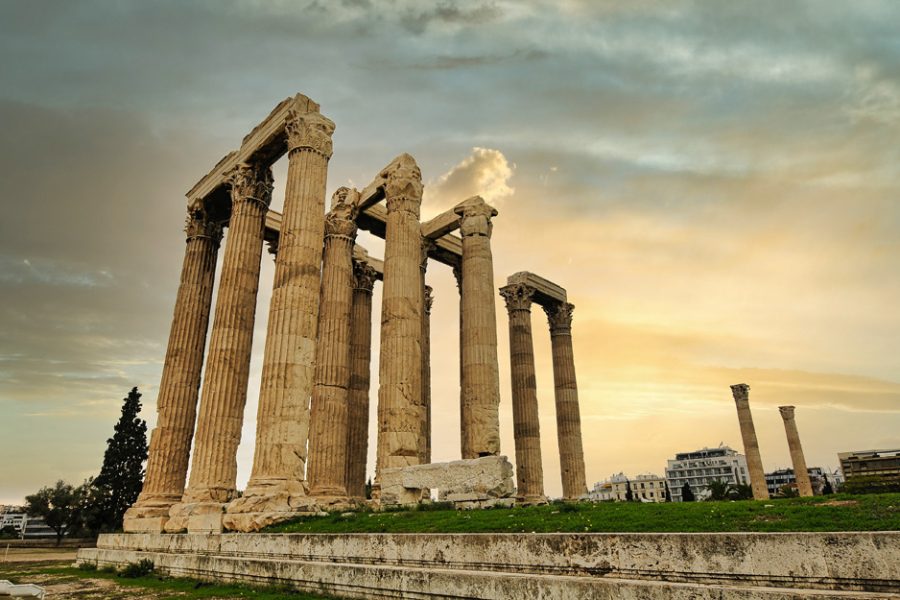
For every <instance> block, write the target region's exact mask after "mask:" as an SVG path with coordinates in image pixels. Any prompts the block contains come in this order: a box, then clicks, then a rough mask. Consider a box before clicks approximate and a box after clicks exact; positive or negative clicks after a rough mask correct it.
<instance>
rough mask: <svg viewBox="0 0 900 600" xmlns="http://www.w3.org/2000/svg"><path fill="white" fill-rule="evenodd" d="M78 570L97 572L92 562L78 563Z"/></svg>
mask: <svg viewBox="0 0 900 600" xmlns="http://www.w3.org/2000/svg"><path fill="white" fill-rule="evenodd" d="M78 570H79V571H96V570H97V563H92V562H83V563H80V564H79V565H78Z"/></svg>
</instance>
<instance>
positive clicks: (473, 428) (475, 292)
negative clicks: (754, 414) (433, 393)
mask: <svg viewBox="0 0 900 600" xmlns="http://www.w3.org/2000/svg"><path fill="white" fill-rule="evenodd" d="M454 212H455V213H456V214H458V215H459V216H460V221H459V222H460V227H459V229H460V233H461V234H462V266H461V269H460V270H461V272H462V286H461V301H460V302H461V315H462V316H461V319H462V335H461V340H460V343H461V359H462V371H463V377H462V398H461V403H462V404H461V407H460V412H461V415H460V416H461V429H462V457H463V458H464V459H467V458H478V457H480V456H494V455H497V454H499V453H500V416H499V411H500V371H499V367H498V364H497V315H496V310H495V308H494V263H493V257H492V255H491V229H492V224H491V218H492V217H495V216H496V215H497V210H496V209H495V208H493V207H492V206H490V205H488V204H487V203H485V201H484V200H482V199H481V198H479V197H477V196H476V197H474V198H470V199H468V200H466V201H465V202H462V203H460V204H459V205H457V207H456V208H455V209H454Z"/></svg>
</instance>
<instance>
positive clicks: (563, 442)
mask: <svg viewBox="0 0 900 600" xmlns="http://www.w3.org/2000/svg"><path fill="white" fill-rule="evenodd" d="M574 310H575V306H574V305H572V304H570V303H567V302H566V303H559V304H556V305H551V306H545V307H544V312H546V313H547V320H548V321H549V323H550V343H551V346H552V352H553V384H554V391H555V394H556V433H557V438H558V439H559V462H560V468H561V470H562V486H563V498H568V499H574V498H579V497H581V496H583V495H584V494H586V493H587V482H586V480H585V474H584V446H583V443H582V439H581V411H580V410H579V407H578V384H577V382H576V379H575V355H574V353H573V351H572V311H574Z"/></svg>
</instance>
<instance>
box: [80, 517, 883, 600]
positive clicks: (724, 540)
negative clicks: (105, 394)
mask: <svg viewBox="0 0 900 600" xmlns="http://www.w3.org/2000/svg"><path fill="white" fill-rule="evenodd" d="M97 546H98V547H97V548H89V549H82V550H80V551H79V552H78V563H79V564H83V563H94V564H98V565H100V566H103V565H121V564H125V563H128V562H134V561H137V560H140V559H143V558H146V559H150V560H151V561H153V563H154V565H155V566H156V569H157V570H159V571H161V572H165V573H169V574H171V575H175V576H186V577H195V578H199V579H207V580H216V581H245V582H251V583H256V584H264V583H272V584H282V585H283V584H287V585H290V586H292V587H295V588H297V589H301V590H306V591H309V592H317V593H322V594H328V595H333V596H338V597H342V598H420V599H425V598H428V599H435V598H447V599H450V598H454V599H458V598H489V599H495V600H500V599H513V598H516V599H518V598H542V599H546V600H550V599H553V600H562V599H585V600H586V599H588V598H591V599H607V598H608V599H610V600H611V599H613V598H616V599H621V598H624V599H635V600H636V599H639V598H640V599H652V600H655V599H660V600H661V599H678V600H681V599H684V600H688V599H691V600H706V599H710V600H711V599H717V600H718V599H747V600H750V599H760V600H762V599H766V600H769V599H776V598H777V599H798V600H799V599H803V600H824V599H826V598H829V599H830V598H847V599H851V598H859V599H862V598H865V599H875V598H880V599H894V600H900V568H898V565H900V532H884V533H881V532H874V533H773V534H756V533H746V534H742V533H718V534H219V535H216V534H211V535H190V534H180V535H171V534H107V535H101V536H100V539H99V541H98V544H97Z"/></svg>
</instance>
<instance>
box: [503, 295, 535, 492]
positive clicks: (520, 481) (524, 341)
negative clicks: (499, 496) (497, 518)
mask: <svg viewBox="0 0 900 600" xmlns="http://www.w3.org/2000/svg"><path fill="white" fill-rule="evenodd" d="M500 295H501V296H503V299H504V300H505V301H506V311H507V312H508V313H509V357H510V376H511V379H512V402H513V436H514V438H515V442H516V488H517V490H516V491H517V496H518V498H519V501H520V502H524V503H528V504H531V503H538V502H545V501H546V498H545V497H544V469H543V466H542V464H541V424H540V420H539V418H538V399H537V384H536V382H535V376H534V342H533V341H532V337H531V297H532V296H533V295H534V288H532V287H529V286H527V285H522V284H513V285H507V286H504V287H502V288H500Z"/></svg>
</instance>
